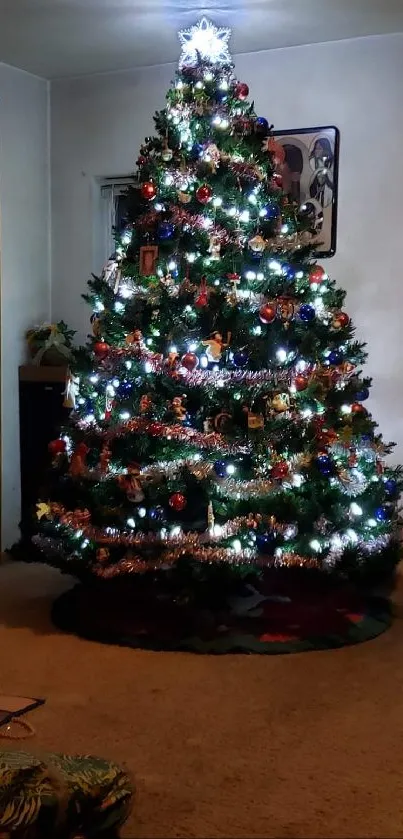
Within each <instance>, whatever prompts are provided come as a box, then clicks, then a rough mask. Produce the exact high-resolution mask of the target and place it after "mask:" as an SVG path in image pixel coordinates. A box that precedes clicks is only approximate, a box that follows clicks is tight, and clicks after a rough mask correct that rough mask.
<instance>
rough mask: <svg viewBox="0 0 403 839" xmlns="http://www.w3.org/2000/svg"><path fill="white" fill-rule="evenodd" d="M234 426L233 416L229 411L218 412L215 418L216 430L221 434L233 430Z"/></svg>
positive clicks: (214, 425)
mask: <svg viewBox="0 0 403 839" xmlns="http://www.w3.org/2000/svg"><path fill="white" fill-rule="evenodd" d="M232 426H233V422H232V416H231V414H229V413H228V411H220V413H219V414H216V416H215V417H214V419H213V428H214V431H217V432H218V433H219V434H229V432H230V431H231V430H232Z"/></svg>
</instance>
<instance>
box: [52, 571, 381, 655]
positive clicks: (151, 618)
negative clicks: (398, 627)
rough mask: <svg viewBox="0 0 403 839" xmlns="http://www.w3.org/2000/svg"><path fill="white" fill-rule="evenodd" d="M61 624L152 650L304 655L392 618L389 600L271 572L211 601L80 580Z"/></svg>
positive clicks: (151, 587) (374, 630) (62, 601)
mask: <svg viewBox="0 0 403 839" xmlns="http://www.w3.org/2000/svg"><path fill="white" fill-rule="evenodd" d="M52 617H53V621H54V623H55V624H56V626H58V627H59V628H60V629H62V630H63V631H66V632H72V633H75V634H77V635H80V636H81V637H83V638H88V639H91V640H96V641H100V642H103V643H109V644H119V645H122V646H129V647H138V648H142V649H149V650H182V651H185V650H187V651H192V652H198V653H236V652H237V653H261V654H271V655H273V654H274V655H275V654H278V653H291V652H305V651H309V650H321V649H328V648H332V647H333V648H336V647H343V646H345V645H349V644H357V643H360V642H362V641H367V640H369V639H371V638H375V637H376V636H377V635H380V634H381V632H384V631H385V629H387V627H388V626H389V625H390V623H391V613H390V609H389V603H388V601H387V600H385V599H384V598H379V597H368V596H364V595H362V594H360V593H358V592H356V591H354V590H353V589H352V588H351V587H350V586H348V585H340V584H337V585H334V584H333V583H329V582H323V581H317V580H316V581H315V582H314V584H312V580H310V581H305V582H301V579H299V580H298V581H297V582H296V581H295V580H293V581H290V580H289V579H287V578H286V577H285V578H282V577H281V576H277V577H276V575H274V580H273V576H271V575H270V574H269V575H268V576H267V577H266V578H263V579H261V580H260V581H259V582H258V583H256V582H254V583H253V585H252V584H245V583H242V584H240V585H239V586H238V588H237V590H236V591H235V592H234V591H233V592H232V593H231V594H230V595H225V596H224V597H222V596H220V598H219V599H218V602H217V598H215V602H214V604H213V605H212V604H211V602H210V603H208V601H207V598H204V602H203V601H200V599H199V600H198V601H197V602H196V601H195V599H194V597H193V596H191V595H190V594H189V593H186V592H184V591H182V592H180V593H178V592H176V593H174V592H172V591H168V590H167V589H166V588H162V587H161V586H159V584H157V583H156V582H155V581H150V582H145V581H144V580H143V581H141V583H139V582H138V581H136V580H133V579H131V578H129V579H128V578H125V579H124V578H119V579H117V580H111V581H105V582H104V581H102V582H101V583H98V582H96V583H94V584H88V583H87V584H82V583H80V584H78V585H76V586H75V587H74V588H72V589H70V590H69V591H67V592H66V593H64V594H62V595H61V597H59V598H58V599H57V600H56V602H55V603H54V605H53V610H52Z"/></svg>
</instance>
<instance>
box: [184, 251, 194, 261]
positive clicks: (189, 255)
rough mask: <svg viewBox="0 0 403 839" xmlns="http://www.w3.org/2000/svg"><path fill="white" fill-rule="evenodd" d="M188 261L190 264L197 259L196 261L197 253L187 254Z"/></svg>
mask: <svg viewBox="0 0 403 839" xmlns="http://www.w3.org/2000/svg"><path fill="white" fill-rule="evenodd" d="M186 259H187V261H188V262H194V261H195V259H196V254H195V253H187V254H186Z"/></svg>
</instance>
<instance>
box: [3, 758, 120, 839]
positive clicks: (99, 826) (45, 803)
mask: <svg viewBox="0 0 403 839" xmlns="http://www.w3.org/2000/svg"><path fill="white" fill-rule="evenodd" d="M132 796H133V786H132V784H131V782H130V780H129V777H128V775H127V774H126V773H125V772H124V771H123V770H122V769H119V767H118V766H116V765H115V764H114V763H110V762H109V761H107V760H103V759H102V758H99V757H93V756H92V755H88V756H74V757H70V756H69V755H61V754H60V755H59V754H49V755H45V756H42V757H40V758H39V757H35V756H34V755H31V754H28V753H26V752H0V836H2V834H3V833H4V834H5V835H6V836H7V833H8V832H10V833H11V835H12V836H16V837H18V839H20V836H21V837H23V839H25V837H26V839H50V838H51V839H57V837H58V836H59V835H60V836H69V835H71V834H74V833H79V832H81V833H82V834H84V835H85V836H86V837H87V836H88V837H96V836H98V835H100V834H102V833H103V832H105V831H110V830H113V829H116V828H118V827H119V826H120V825H121V824H123V822H124V821H125V820H126V819H127V816H128V815H129V812H130V808H131V801H132Z"/></svg>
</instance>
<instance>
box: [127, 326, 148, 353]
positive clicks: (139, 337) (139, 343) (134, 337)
mask: <svg viewBox="0 0 403 839" xmlns="http://www.w3.org/2000/svg"><path fill="white" fill-rule="evenodd" d="M126 344H127V346H129V347H134V348H135V349H136V348H138V349H141V348H142V347H143V346H144V341H143V333H142V331H141V329H134V331H133V332H130V333H129V335H127V336H126Z"/></svg>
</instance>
